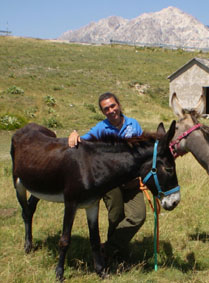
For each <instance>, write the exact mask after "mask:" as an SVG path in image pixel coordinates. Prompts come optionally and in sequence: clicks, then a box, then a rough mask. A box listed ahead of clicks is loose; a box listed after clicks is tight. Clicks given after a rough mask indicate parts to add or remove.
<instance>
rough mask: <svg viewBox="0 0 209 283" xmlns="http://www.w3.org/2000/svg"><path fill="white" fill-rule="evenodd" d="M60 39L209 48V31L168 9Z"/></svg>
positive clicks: (111, 19) (102, 24) (109, 21)
mask: <svg viewBox="0 0 209 283" xmlns="http://www.w3.org/2000/svg"><path fill="white" fill-rule="evenodd" d="M59 39H61V40H69V41H76V42H87V43H109V42H110V40H117V41H123V42H127V43H142V44H143V43H144V44H146V43H147V44H165V45H175V46H181V47H188V46H189V47H194V48H209V29H208V27H207V26H205V25H203V24H202V23H201V22H199V21H198V20H197V19H196V18H194V17H193V16H191V15H189V14H187V13H185V12H183V11H181V10H180V9H178V8H176V7H173V6H169V7H167V8H164V9H162V10H160V11H158V12H152V13H144V14H142V15H140V16H138V17H137V18H134V19H131V20H127V19H124V18H122V17H118V16H109V17H108V18H104V19H101V20H99V21H98V22H97V23H95V22H94V23H91V24H89V25H87V26H85V27H82V28H80V29H78V30H75V31H72V30H70V31H67V32H65V33H64V34H62V35H61V36H60V37H59Z"/></svg>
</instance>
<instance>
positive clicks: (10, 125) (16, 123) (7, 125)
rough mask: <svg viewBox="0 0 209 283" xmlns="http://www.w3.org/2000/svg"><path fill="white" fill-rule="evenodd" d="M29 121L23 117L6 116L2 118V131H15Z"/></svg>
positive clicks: (0, 119)
mask: <svg viewBox="0 0 209 283" xmlns="http://www.w3.org/2000/svg"><path fill="white" fill-rule="evenodd" d="M27 123H28V121H27V120H26V119H25V118H24V117H21V116H17V115H13V114H5V115H2V116H0V129H1V130H15V129H19V128H21V127H23V126H24V125H26V124H27Z"/></svg>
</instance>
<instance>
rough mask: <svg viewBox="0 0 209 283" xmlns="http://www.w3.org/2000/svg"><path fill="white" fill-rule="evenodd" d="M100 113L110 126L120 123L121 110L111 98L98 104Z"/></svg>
mask: <svg viewBox="0 0 209 283" xmlns="http://www.w3.org/2000/svg"><path fill="white" fill-rule="evenodd" d="M100 106H101V109H102V113H103V114H104V115H105V116H106V117H107V119H108V120H109V122H110V123H111V124H113V125H114V124H117V123H118V121H120V114H121V109H120V106H119V105H118V103H117V102H116V101H115V99H114V98H113V97H110V98H108V99H105V100H102V101H101V102H100Z"/></svg>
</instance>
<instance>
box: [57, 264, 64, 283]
mask: <svg viewBox="0 0 209 283" xmlns="http://www.w3.org/2000/svg"><path fill="white" fill-rule="evenodd" d="M63 274H64V269H63V268H61V267H59V266H57V267H56V279H57V280H58V281H59V282H63V281H64V277H63Z"/></svg>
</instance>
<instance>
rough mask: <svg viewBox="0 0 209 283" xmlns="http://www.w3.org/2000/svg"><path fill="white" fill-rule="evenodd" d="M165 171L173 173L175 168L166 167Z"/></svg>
mask: <svg viewBox="0 0 209 283" xmlns="http://www.w3.org/2000/svg"><path fill="white" fill-rule="evenodd" d="M165 171H166V172H167V173H170V174H172V173H173V168H169V167H165Z"/></svg>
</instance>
